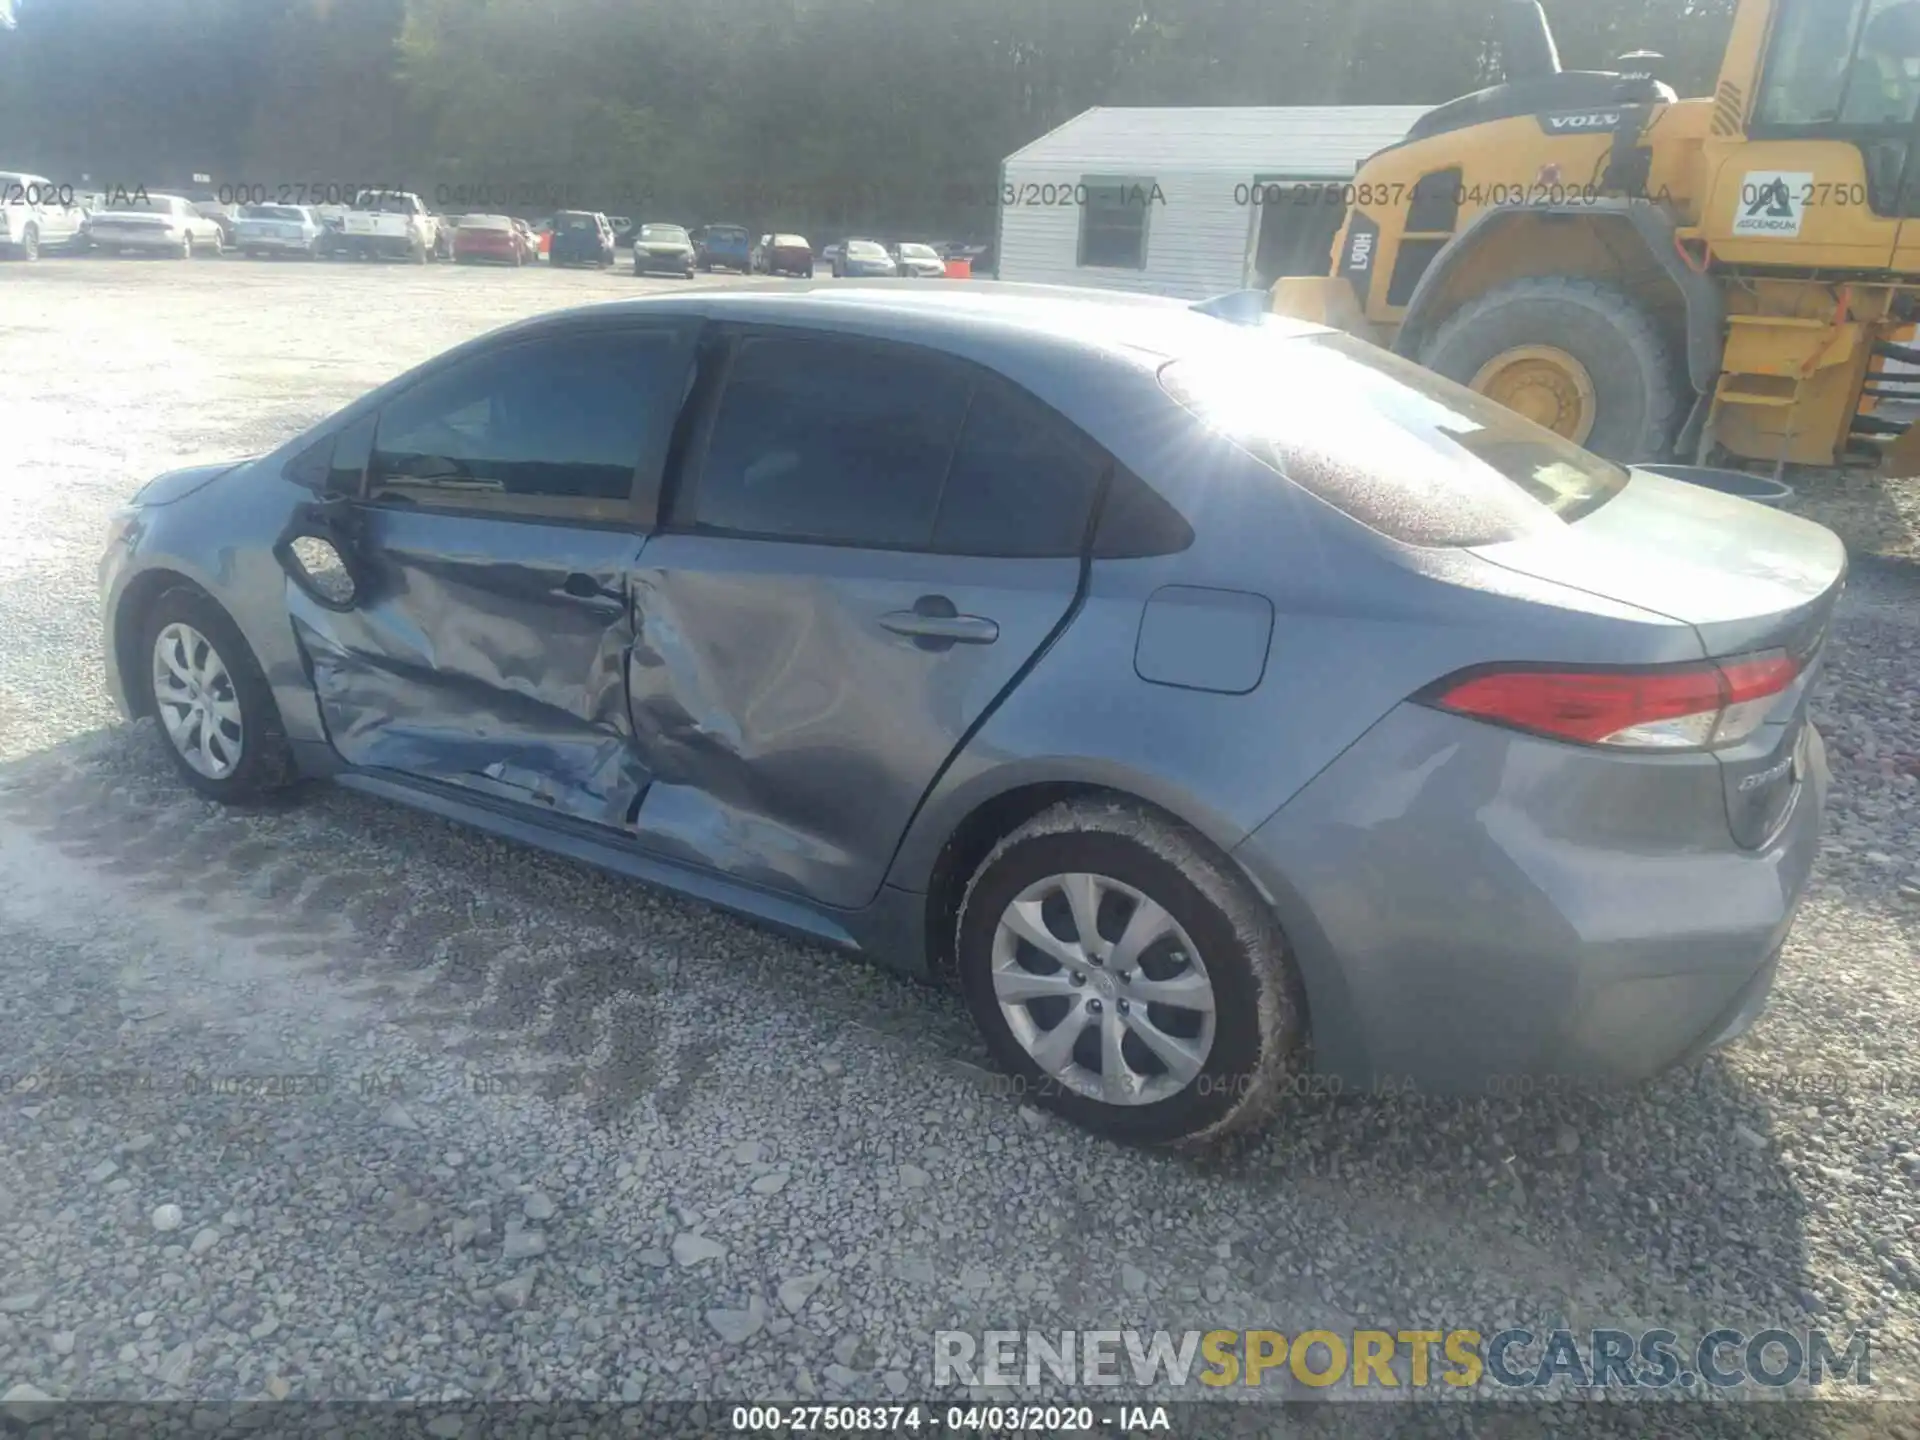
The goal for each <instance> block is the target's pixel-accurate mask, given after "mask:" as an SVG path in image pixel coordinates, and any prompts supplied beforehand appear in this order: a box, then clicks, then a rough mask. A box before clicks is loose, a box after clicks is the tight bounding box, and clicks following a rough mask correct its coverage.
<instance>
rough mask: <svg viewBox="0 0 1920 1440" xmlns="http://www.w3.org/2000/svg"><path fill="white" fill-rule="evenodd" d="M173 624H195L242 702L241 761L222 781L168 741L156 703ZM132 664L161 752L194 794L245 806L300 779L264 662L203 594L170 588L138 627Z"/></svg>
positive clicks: (134, 679) (227, 617) (228, 803)
mask: <svg viewBox="0 0 1920 1440" xmlns="http://www.w3.org/2000/svg"><path fill="white" fill-rule="evenodd" d="M175 623H183V624H186V625H190V626H192V627H193V628H194V629H195V630H198V631H199V632H200V634H201V635H203V636H205V637H206V639H207V640H208V641H210V642H211V643H212V645H213V648H214V649H215V650H216V651H217V652H218V653H219V656H220V659H221V661H222V662H223V663H224V664H225V667H226V671H227V674H228V676H229V677H230V679H231V682H232V686H233V693H234V697H235V698H236V699H238V701H239V703H240V717H241V725H242V737H241V742H240V762H239V764H238V765H237V766H235V767H234V769H233V772H232V773H231V774H229V775H226V776H224V777H221V778H218V779H215V778H213V777H211V776H207V775H203V774H201V773H200V772H199V771H198V770H196V769H194V768H193V766H191V765H190V764H188V763H187V760H186V758H185V756H183V755H182V754H181V753H180V751H179V749H178V748H177V747H176V746H175V745H174V743H173V741H172V740H171V739H170V738H169V737H168V735H167V729H166V726H165V724H164V723H163V722H162V721H161V720H160V718H159V707H158V705H157V703H155V701H154V696H153V678H152V671H153V654H154V647H155V645H156V644H157V643H158V641H159V637H160V633H161V632H162V631H163V630H165V629H166V628H167V627H168V626H169V625H173V624H175ZM134 663H135V664H136V665H137V666H138V667H139V668H138V669H137V670H136V671H135V674H134V676H133V683H134V684H136V685H137V686H139V687H140V693H141V695H142V697H143V698H144V699H145V700H146V701H147V702H148V710H149V712H150V713H152V714H153V715H154V728H155V734H156V737H157V739H158V741H159V744H160V748H161V749H162V750H164V751H165V752H166V754H167V756H168V758H170V759H171V760H172V761H173V765H174V768H175V769H176V770H177V771H178V772H179V774H180V778H181V779H183V780H185V781H186V782H187V784H188V785H189V786H191V787H192V788H193V789H194V790H196V791H198V792H199V793H200V794H202V795H204V796H206V797H207V798H208V799H209V800H218V801H219V802H221V803H222V804H224V805H247V804H252V803H254V802H257V801H259V800H262V799H264V798H265V797H266V796H268V795H270V794H272V793H273V792H275V791H278V790H284V789H286V788H287V787H288V786H290V785H292V784H293V783H294V782H295V781H296V780H297V779H298V778H299V776H298V772H297V770H296V768H295V765H294V760H293V752H292V749H291V748H290V747H289V746H288V744H287V733H286V727H285V726H284V725H283V724H282V723H281V720H280V707H279V706H278V705H276V704H275V703H274V700H273V689H272V687H271V686H269V685H268V684H267V679H266V676H265V675H264V674H263V673H262V672H261V669H260V662H259V661H258V660H256V659H255V658H254V654H253V649H252V647H251V646H249V645H248V644H247V641H246V637H245V636H243V635H242V634H241V633H240V629H239V627H238V626H237V625H235V624H234V623H233V620H232V619H231V618H230V617H229V616H228V614H227V612H226V611H225V610H223V609H221V607H220V606H219V605H218V604H217V603H216V602H215V601H214V600H213V599H212V598H211V597H210V596H208V595H207V594H205V593H204V592H203V591H200V590H192V589H185V588H182V589H175V590H169V591H167V592H166V593H165V594H163V595H162V596H161V597H160V598H159V599H158V600H157V601H156V602H154V605H153V608H152V609H151V610H149V611H148V612H147V616H146V620H145V623H144V624H143V625H142V626H141V628H140V650H139V653H138V655H137V656H136V657H135V660H134Z"/></svg>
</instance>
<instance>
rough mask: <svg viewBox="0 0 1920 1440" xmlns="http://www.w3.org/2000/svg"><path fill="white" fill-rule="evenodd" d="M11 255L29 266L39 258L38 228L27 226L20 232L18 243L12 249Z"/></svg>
mask: <svg viewBox="0 0 1920 1440" xmlns="http://www.w3.org/2000/svg"><path fill="white" fill-rule="evenodd" d="M13 253H14V254H16V255H18V256H19V257H20V258H21V259H22V260H25V261H27V262H28V263H29V264H31V263H32V262H33V261H35V260H38V259H39V258H40V227H39V226H37V225H29V226H27V228H26V229H24V230H22V231H21V232H20V243H19V244H17V245H15V246H14V247H13Z"/></svg>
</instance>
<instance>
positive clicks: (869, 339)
mask: <svg viewBox="0 0 1920 1440" xmlns="http://www.w3.org/2000/svg"><path fill="white" fill-rule="evenodd" d="M846 305H847V302H846V299H845V296H844V294H836V293H835V292H833V291H830V290H829V291H822V292H816V293H811V294H801V295H795V294H773V293H768V292H765V291H761V290H754V289H742V290H731V291H728V290H717V291H716V290H703V291H693V292H686V293H683V294H680V295H674V296H653V297H649V298H645V299H638V300H633V301H627V302H624V303H616V304H612V305H604V304H603V305H595V306H591V307H588V308H585V309H580V310H575V311H571V312H563V313H561V314H557V315H547V316H542V317H539V318H537V319H534V320H530V321H525V322H522V323H520V324H517V325H514V326H512V327H509V328H508V329H506V330H503V331H497V332H495V333H493V334H490V335H487V336H483V337H481V338H479V339H477V340H474V341H470V342H468V343H466V344H464V345H462V346H460V347H458V348H457V349H455V350H453V351H451V352H449V353H448V354H446V355H443V356H441V357H439V358H437V359H435V360H432V361H429V362H427V363H426V364H425V365H423V366H421V367H419V368H417V369H415V370H413V371H411V372H409V373H407V374H405V375H403V376H401V377H400V378H398V379H396V380H393V381H391V382H389V383H388V384H386V385H383V386H382V387H381V388H380V389H378V390H376V391H374V392H372V393H371V394H369V395H367V396H365V397H363V398H362V399H361V400H359V401H356V402H355V403H354V404H352V405H349V406H348V407H347V408H346V409H345V410H343V411H341V412H340V413H339V414H337V415H335V416H334V417H332V418H331V419H328V420H326V421H323V422H321V423H320V424H319V425H317V426H315V427H313V428H312V429H310V430H308V431H307V432H305V433H304V434H302V435H300V436H299V437H298V438H296V439H294V440H291V441H289V442H288V443H287V444H285V445H283V446H282V447H280V448H279V449H277V450H275V451H274V452H273V453H271V454H269V455H266V456H263V457H259V458H255V459H252V460H247V461H241V462H238V463H231V462H230V463H226V464H220V465H205V466H197V467H194V468H191V469H186V470H179V471H174V472H172V473H169V474H167V475H164V476H161V477H160V478H158V479H156V480H154V481H152V482H151V483H149V484H148V485H147V486H146V488H145V489H143V490H142V491H141V492H140V493H139V494H138V495H137V496H136V497H135V499H134V502H133V504H132V507H131V508H130V509H127V510H124V511H122V512H120V513H119V514H118V515H117V516H116V517H115V519H114V520H113V522H112V527H111V530H110V532H109V537H108V545H107V550H106V554H105V556H104V557H103V559H102V563H101V566H100V576H101V582H102V587H103V594H102V615H103V617H104V621H105V627H106V629H105V636H104V651H105V655H106V658H107V664H108V680H109V684H110V687H111V691H112V694H113V695H114V697H115V698H116V699H117V701H118V702H119V704H120V705H121V707H122V708H123V709H124V710H125V711H127V712H128V713H130V714H133V715H152V716H156V717H157V719H158V722H159V723H158V724H157V725H156V726H155V727H154V731H155V734H156V735H157V736H158V737H159V743H160V745H161V746H162V747H163V749H164V751H165V753H166V754H167V755H168V756H169V757H171V760H172V762H173V764H174V765H175V767H176V768H177V770H178V772H179V775H180V776H181V778H182V780H183V781H184V783H186V784H187V785H188V786H190V787H191V788H193V789H194V790H195V791H197V792H199V793H200V794H202V795H204V796H207V797H211V798H212V799H215V800H220V801H231V802H243V801H248V800H251V799H254V798H256V797H259V796H261V795H262V794H264V793H265V792H267V791H270V790H273V789H275V788H278V787H280V786H283V785H285V784H287V783H289V782H290V781H292V780H293V779H295V778H296V777H298V776H302V775H330V776H333V777H334V778H336V779H337V780H338V781H339V782H340V783H341V784H343V785H346V786H348V787H350V788H353V789H357V790H360V791H362V792H366V793H369V794H373V795H377V796H382V797H386V798H389V799H392V800H396V801H400V802H403V803H407V804H413V805H418V806H422V807H425V808H427V809H430V810H432V811H433V812H435V813H436V814H439V815H441V816H445V817H451V818H454V819H458V820H462V821H465V822H468V823H471V824H473V825H476V826H479V827H482V828H484V829H487V830H491V831H493V832H495V833H497V834H501V835H506V836H510V837H513V838H516V839H519V840H523V841H530V842H532V843H534V844H537V845H545V846H549V847H552V848H554V849H556V850H560V851H563V852H564V853H566V854H567V855H569V856H572V857H574V858H575V859H579V860H586V861H590V862H591V863H594V864H597V865H600V866H603V867H606V868H608V869H610V870H613V871H617V872H620V873H624V874H627V875H630V876H634V877H636V878H639V879H643V880H648V881H651V882H654V883H658V884H664V885H667V886H669V887H673V888H678V889H681V890H683V891H685V892H686V893H689V894H692V895H697V896H698V897H699V898H700V899H701V900H702V901H704V902H706V903H709V904H717V905H722V906H726V907H730V908H732V909H735V910H738V911H741V912H743V913H746V914H748V915H752V916H757V917H759V918H761V919H763V920H766V921H769V922H771V923H774V924H777V925H780V926H783V927H785V928H786V929H788V930H789V931H795V932H799V933H801V934H805V935H809V936H812V937H815V938H817V939H819V940H822V941H824V942H826V943H829V944H834V945H839V946H844V947H850V948H856V949H860V950H863V951H866V952H868V953H870V954H872V955H874V956H876V957H878V958H881V959H886V960H889V961H892V962H894V963H897V964H899V965H901V966H902V967H904V968H906V969H907V970H909V971H913V972H915V973H921V974H927V975H930V976H933V977H936V978H942V979H951V980H952V981H953V982H955V983H956V984H957V985H958V988H959V989H960V991H961V993H962V994H963V995H964V997H965V1000H966V1003H967V1004H968V1006H969V1007H970V1009H971V1011H972V1013H973V1016H974V1018H975V1020H976V1021H977V1022H978V1024H979V1025H980V1028H981V1030H982V1032H983V1033H984V1034H985V1036H986V1039H987V1043H988V1045H989V1046H990V1048H991V1050H992V1052H993V1054H994V1055H995V1056H996V1057H997V1058H998V1060H999V1062H1000V1064H1001V1065H1003V1066H1004V1067H1005V1068H1006V1069H1007V1070H1008V1071H1009V1072H1010V1073H1011V1076H1012V1077H1013V1079H1012V1080H1011V1081H1010V1082H1009V1087H1008V1088H1009V1090H1010V1091H1017V1093H1019V1094H1020V1095H1023V1096H1024V1097H1026V1099H1027V1100H1029V1101H1030V1102H1032V1103H1035V1104H1038V1105H1041V1106H1045V1107H1048V1108H1051V1109H1054V1110H1057V1111H1060V1112H1062V1113H1063V1114H1065V1115H1067V1116H1069V1117H1071V1118H1073V1119H1074V1120H1077V1121H1080V1122H1082V1123H1084V1124H1086V1125H1088V1126H1091V1127H1093V1128H1095V1129H1097V1130H1100V1131H1103V1132H1106V1133H1108V1134H1111V1135H1115V1136H1121V1137H1125V1138H1127V1139H1130V1140H1136V1141H1176V1140H1183V1141H1198V1140H1208V1139H1212V1138H1214V1137H1216V1136H1220V1135H1223V1134H1226V1133H1228V1132H1230V1131H1232V1130H1235V1129H1238V1128H1242V1127H1246V1126H1250V1125H1252V1124H1254V1123H1256V1122H1257V1121H1259V1120H1260V1119H1261V1118H1263V1117H1264V1116H1266V1115H1268V1114H1270V1113H1271V1112H1272V1111H1273V1110H1275V1109H1276V1108H1278V1107H1279V1106H1280V1105H1282V1104H1284V1103H1285V1101H1286V1097H1288V1096H1290V1095H1298V1094H1302V1093H1312V1092H1310V1091H1307V1090H1305V1089H1303V1088H1302V1087H1303V1086H1304V1085H1305V1083H1306V1077H1307V1074H1308V1072H1307V1071H1306V1069H1305V1067H1308V1066H1311V1067H1313V1073H1312V1077H1311V1078H1313V1079H1314V1081H1315V1083H1316V1084H1317V1085H1319V1086H1320V1093H1331V1092H1333V1091H1336V1090H1339V1089H1342V1088H1353V1089H1361V1088H1366V1087H1368V1086H1371V1085H1373V1084H1376V1083H1377V1080H1376V1078H1375V1077H1380V1076H1390V1077H1393V1084H1394V1087H1395V1093H1407V1092H1410V1091H1412V1090H1415V1089H1418V1090H1420V1091H1421V1092H1423V1093H1436V1092H1465V1093H1468V1094H1484V1093H1486V1092H1487V1088H1488V1087H1489V1086H1490V1085H1493V1084H1495V1083H1504V1084H1509V1085H1511V1084H1513V1083H1515V1077H1517V1076H1522V1075H1525V1076H1528V1077H1534V1078H1536V1079H1538V1080H1539V1082H1540V1083H1542V1084H1547V1085H1551V1084H1555V1083H1565V1084H1573V1083H1579V1084H1589V1083H1596V1082H1618V1081H1633V1080H1637V1079H1639V1078H1641V1077H1644V1076H1647V1075H1649V1074H1652V1073H1654V1072H1656V1071H1658V1070H1660V1069H1662V1068H1664V1067H1666V1066H1669V1065H1672V1064H1675V1063H1679V1062H1681V1061H1684V1060H1687V1059H1690V1058H1692V1057H1694V1056H1697V1055H1699V1054H1701V1053H1703V1052H1705V1051H1707V1050H1709V1049H1712V1048H1713V1047H1716V1046H1719V1045H1722V1044H1725V1043H1726V1042H1728V1041H1729V1040H1731V1039H1733V1038H1734V1037H1735V1036H1737V1035H1739V1034H1741V1033H1743V1032H1744V1031H1745V1030H1746V1029H1747V1028H1748V1027H1749V1026H1750V1025H1751V1023H1752V1022H1753V1020H1754V1018H1755V1017H1756V1016H1757V1015H1758V1014H1759V1013H1760V1011H1761V1009H1762V1007H1763V1005H1764V1002H1765V999H1766V995H1767V991H1768V988H1769V986H1770V984H1771V982H1772V979H1773V975H1774V968H1775V963H1776V960H1775V957H1776V956H1777V955H1778V953H1779V949H1780V946H1781V944H1782V940H1783V937H1784V936H1785V934H1786V932H1787V930H1788V928H1789V926H1790V923H1791V921H1792V919H1793V917H1794V913H1795V910H1796V907H1797V905H1798V903H1799V901H1800V898H1801V896H1802V894H1803V892H1804V890H1805V887H1806V883H1807V879H1808V875H1809V872H1810V870H1811V867H1812V865H1813V863H1814V860H1815V857H1816V854H1817V851H1818V849H1819V844H1820V827H1821V810H1822V807H1823V804H1824V801H1825V797H1826V791H1827V788H1828V783H1829V782H1828V774H1827V768H1826V764H1825V759H1824V750H1823V748H1822V745H1821V741H1820V738H1819V736H1818V735H1817V734H1816V733H1815V731H1814V729H1813V727H1812V726H1811V724H1810V723H1809V720H1808V707H1809V704H1810V698H1811V695H1812V692H1813V689H1814V685H1815V681H1816V677H1817V675H1818V673H1819V670H1820V668H1821V665H1822V662H1823V658H1824V657H1823V643H1824V640H1825V637H1826V634H1827V630H1828V627H1829V624H1830V622H1831V619H1832V615H1833V612H1834V606H1835V604H1836V601H1837V598H1838V596H1839V594H1840V592H1841V588H1842V584H1843V581H1844V576H1845V571H1846V552H1845V550H1844V548H1843V547H1842V545H1841V544H1840V541H1839V540H1838V539H1837V538H1836V537H1835V536H1834V535H1833V534H1831V533H1830V532H1828V531H1827V530H1825V529H1823V528H1821V527H1820V526H1817V525H1814V524H1812V523H1811V522H1809V521H1806V520H1803V519H1800V518H1798V517H1795V516H1793V515H1790V514H1786V513H1783V512H1781V511H1777V510H1771V509H1766V508H1763V507H1761V506H1758V505H1755V504H1752V503H1751V502H1748V501H1744V500H1740V499H1737V498H1734V497H1732V496H1728V495H1721V494H1718V493H1715V492H1712V491H1710V490H1707V489H1704V488H1701V487H1696V486H1693V485H1689V484H1686V483H1684V482H1682V481H1678V480H1673V479H1668V478H1665V477H1662V476H1659V475H1655V474H1653V473H1651V472H1647V471H1633V470H1628V469H1623V468H1621V467H1618V466H1616V465H1614V464H1612V463H1610V462H1608V461H1604V460H1601V459H1599V458H1597V457H1595V456H1593V455H1590V454H1588V453H1587V452H1585V451H1583V450H1580V449H1578V448H1577V447H1575V446H1573V445H1571V444H1570V443H1568V442H1566V441H1563V440H1561V439H1560V438H1559V437H1557V436H1555V435H1554V434H1552V433H1551V432H1549V431H1547V430H1545V429H1542V428H1540V427H1538V426H1535V425H1533V424H1532V423H1531V422H1528V421H1526V420H1524V419H1522V418H1521V417H1520V416H1519V415H1517V414H1516V413H1515V412H1513V411H1511V410H1508V409H1505V408H1504V407H1502V406H1499V405H1497V404H1495V403H1493V402H1491V401H1489V400H1487V399H1485V398H1483V397H1481V396H1478V395H1476V394H1474V393H1472V392H1470V391H1468V390H1467V389H1465V388H1463V387H1460V386H1457V385H1455V384H1453V383H1451V382H1449V381H1447V380H1444V379H1441V378H1439V377H1437V376H1435V375H1433V374H1431V373H1430V372H1428V371H1425V370H1422V369H1420V368H1419V367H1417V366H1415V365H1413V364H1412V363H1410V362H1408V361H1406V360H1403V359H1400V358H1399V357H1396V356H1394V355H1392V354H1390V353H1388V352H1386V351H1384V350H1381V349H1378V348H1376V347H1373V346H1370V345H1367V344H1365V343H1363V342H1361V341H1359V340H1356V339H1354V338H1352V337H1349V336H1346V335H1343V334H1339V333H1336V332H1330V331H1327V330H1324V329H1321V328H1319V327H1314V326H1307V325H1301V324H1298V323H1295V322H1291V321H1280V320H1276V319H1272V318H1271V317H1269V318H1267V319H1266V320H1264V321H1250V322H1248V323H1234V322H1232V321H1229V320H1228V319H1225V318H1217V317H1216V316H1215V315H1213V314H1209V313H1205V312H1203V311H1201V310H1199V309H1197V308H1190V307H1188V306H1185V305H1182V304H1180V303H1179V302H1175V301H1156V300H1152V299H1149V298H1146V297H1137V296H1135V297H1124V298H1123V297H1115V296H1108V295H1104V294H1101V295H1094V294H1089V293H1085V292H1081V293H1071V292H1069V293H1062V292H1060V291H1058V290H1051V289H1048V288H1045V287H1028V286H1009V287H998V286H996V287H992V288H991V289H989V288H988V287H980V288H979V289H978V290H976V289H974V288H973V287H970V286H963V285H961V284H959V283H957V282H956V283H955V284H953V285H945V286H939V287H927V288H925V289H921V288H903V289H901V290H898V291H894V292H890V293H885V294H884V295H882V294H875V295H873V296H871V297H870V299H869V301H868V302H867V303H866V304H863V305H862V306H861V307H860V311H859V315H858V324H857V327H855V328H856V329H857V331H858V333H853V332H852V331H850V330H849V329H848V328H847V327H848V325H849V320H848V312H847V309H846ZM1015 377H1018V378H1017V379H1016V378H1015ZM1029 387H1031V388H1029ZM1042 396H1044V397H1045V398H1044V399H1042V398H1041V397H1042ZM683 412H685V413H683ZM675 437H679V440H680V443H673V442H674V439H675ZM636 457H639V458H638V463H637V464H636ZM662 497H664V498H662ZM769 542H772V543H769ZM189 577H191V578H189ZM609 657H618V658H617V659H616V660H615V662H614V664H613V666H612V668H611V669H609V668H608V667H609ZM532 697H537V703H535V700H534V698H532ZM1503 1093H1505V1092H1503Z"/></svg>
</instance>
